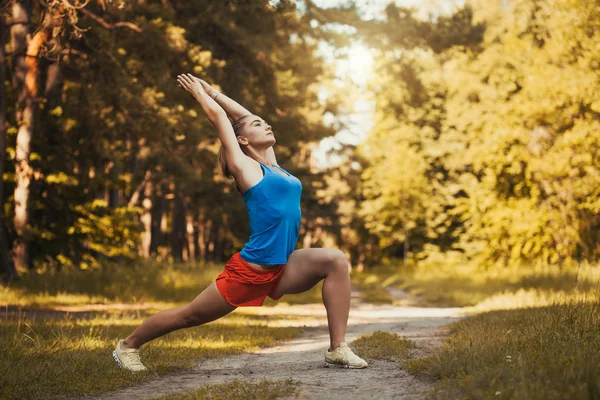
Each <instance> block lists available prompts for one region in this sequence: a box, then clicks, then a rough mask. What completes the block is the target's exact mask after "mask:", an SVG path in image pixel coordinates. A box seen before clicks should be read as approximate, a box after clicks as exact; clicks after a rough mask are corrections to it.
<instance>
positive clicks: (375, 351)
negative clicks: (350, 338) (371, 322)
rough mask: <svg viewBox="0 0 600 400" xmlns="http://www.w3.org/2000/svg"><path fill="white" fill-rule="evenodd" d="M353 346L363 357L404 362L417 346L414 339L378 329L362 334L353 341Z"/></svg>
mask: <svg viewBox="0 0 600 400" xmlns="http://www.w3.org/2000/svg"><path fill="white" fill-rule="evenodd" d="M352 347H353V348H354V349H355V352H356V354H359V355H360V356H361V357H362V358H371V359H376V360H388V361H396V362H402V361H404V360H406V359H407V358H408V357H409V356H410V350H411V349H413V348H415V347H416V346H415V343H414V342H413V341H411V340H409V339H406V338H404V337H402V336H398V335H396V334H394V333H388V332H380V331H377V332H374V333H372V334H369V335H362V336H360V337H359V338H357V339H356V340H355V341H354V342H352Z"/></svg>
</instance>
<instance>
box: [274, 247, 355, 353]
mask: <svg viewBox="0 0 600 400" xmlns="http://www.w3.org/2000/svg"><path fill="white" fill-rule="evenodd" d="M348 267H349V266H348V259H347V258H346V255H345V254H344V253H343V252H342V251H341V250H337V249H321V248H310V249H298V250H294V251H293V252H292V254H290V256H289V258H288V263H287V265H286V266H285V268H284V271H283V275H282V277H281V280H280V281H279V286H278V287H277V290H276V293H274V294H275V295H280V294H294V293H302V292H306V291H307V290H309V289H310V288H312V287H313V286H315V285H316V284H317V283H319V281H321V280H322V279H324V280H325V281H324V282H323V304H324V305H325V309H326V310H327V323H328V325H329V338H330V341H331V343H330V346H331V347H330V349H335V348H336V347H338V346H339V345H340V343H341V342H343V341H345V339H344V337H345V336H346V326H347V325H348V314H349V312H350V275H349V274H348Z"/></svg>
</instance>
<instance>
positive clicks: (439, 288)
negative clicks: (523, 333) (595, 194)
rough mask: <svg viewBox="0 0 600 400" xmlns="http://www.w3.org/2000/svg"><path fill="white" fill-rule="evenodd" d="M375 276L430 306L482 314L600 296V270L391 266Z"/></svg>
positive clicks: (589, 267)
mask: <svg viewBox="0 0 600 400" xmlns="http://www.w3.org/2000/svg"><path fill="white" fill-rule="evenodd" d="M371 272H372V273H373V274H375V275H377V276H378V277H379V278H378V282H379V284H380V285H381V286H383V287H387V286H394V287H398V288H401V289H404V290H406V291H407V292H409V293H410V294H412V295H414V296H417V297H419V298H420V299H421V300H422V301H423V304H424V305H425V306H435V307H476V308H474V309H473V311H477V312H479V311H485V310H492V309H505V308H521V307H528V306H539V305H542V304H544V305H549V304H551V303H552V302H553V301H555V300H556V301H560V300H561V299H562V298H575V297H582V296H585V295H593V294H596V295H597V294H598V293H599V292H600V265H588V264H581V266H580V267H579V268H559V267H557V266H547V267H542V266H537V267H534V266H523V267H521V268H519V267H507V268H502V269H495V268H494V269H484V268H481V267H478V266H473V265H455V264H451V263H449V264H436V265H432V264H429V265H427V264H420V265H418V266H416V267H410V268H409V267H404V266H392V265H387V266H380V267H375V268H373V269H372V271H371Z"/></svg>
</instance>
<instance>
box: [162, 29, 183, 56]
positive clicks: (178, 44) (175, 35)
mask: <svg viewBox="0 0 600 400" xmlns="http://www.w3.org/2000/svg"><path fill="white" fill-rule="evenodd" d="M165 33H166V34H167V38H168V40H167V43H168V44H169V47H170V48H171V49H173V50H176V51H181V52H183V51H184V50H185V49H186V47H187V46H188V41H187V40H186V39H185V29H184V28H181V27H179V26H175V25H171V24H169V25H168V26H167V29H166V32H165Z"/></svg>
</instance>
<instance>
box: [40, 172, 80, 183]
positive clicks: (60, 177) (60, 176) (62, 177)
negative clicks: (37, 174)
mask: <svg viewBox="0 0 600 400" xmlns="http://www.w3.org/2000/svg"><path fill="white" fill-rule="evenodd" d="M46 182H47V183H49V184H59V185H66V186H77V185H79V180H78V179H77V178H76V177H74V176H69V175H67V174H65V173H64V172H62V171H60V172H58V173H56V174H48V175H46Z"/></svg>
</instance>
